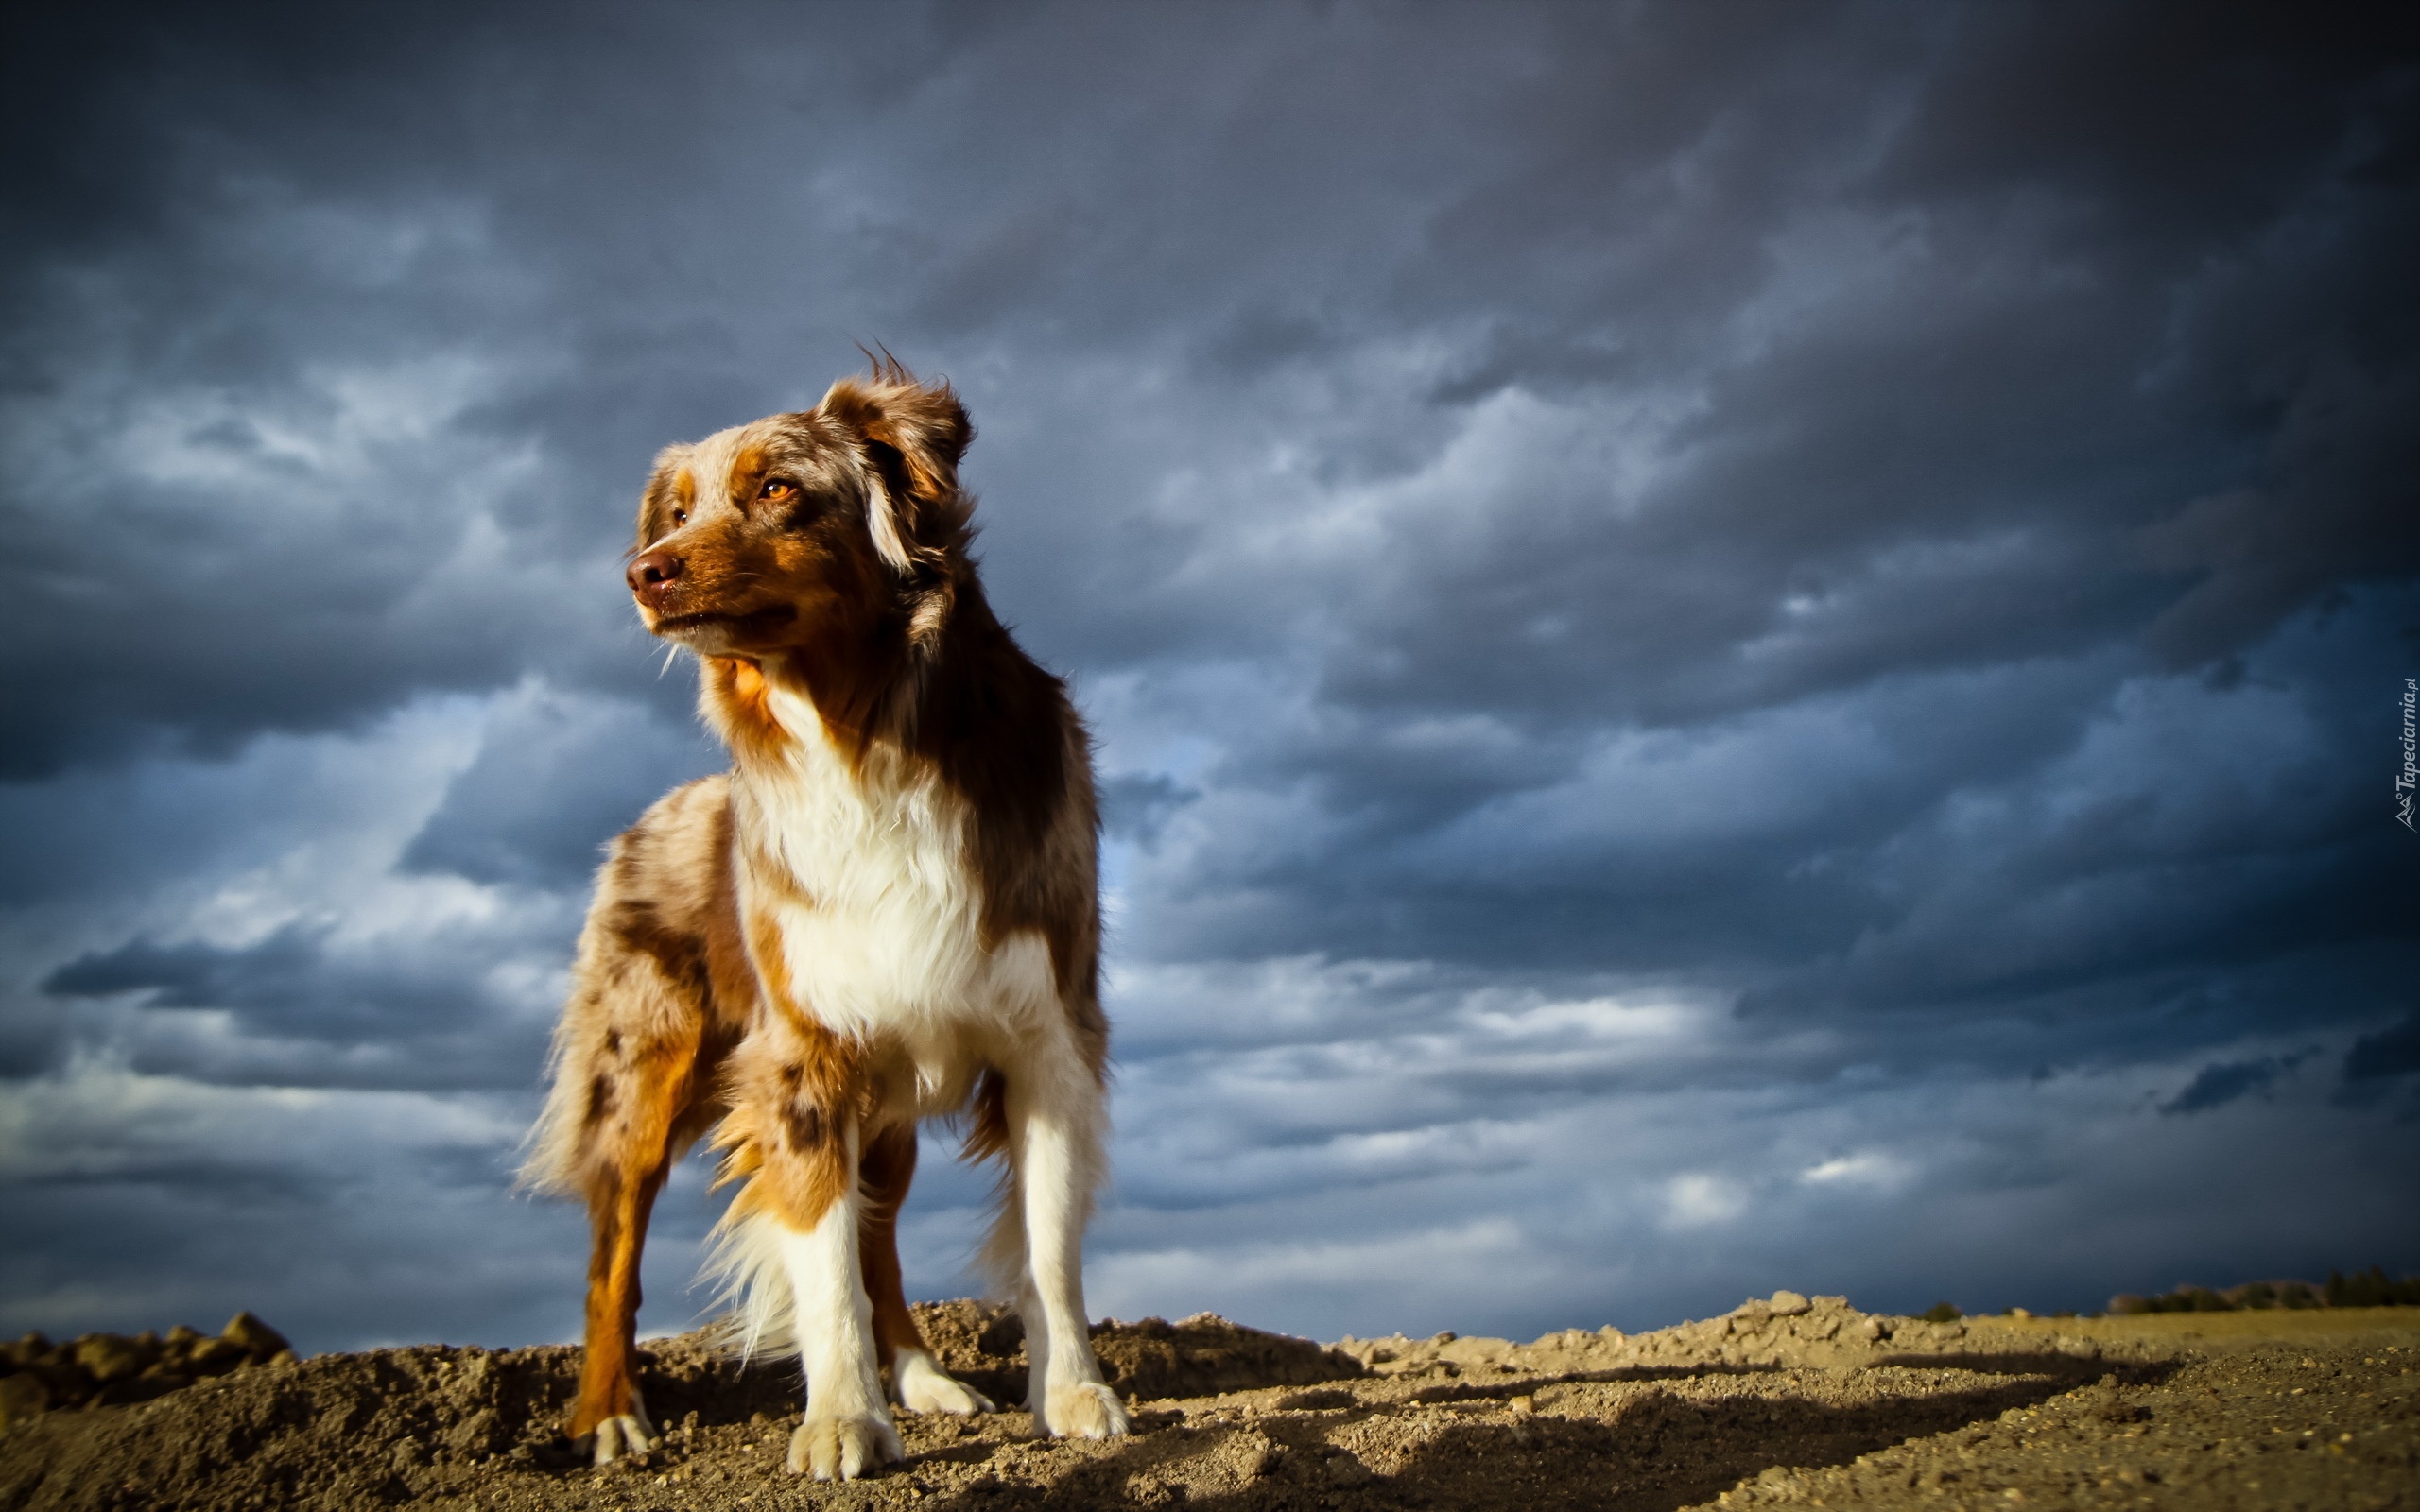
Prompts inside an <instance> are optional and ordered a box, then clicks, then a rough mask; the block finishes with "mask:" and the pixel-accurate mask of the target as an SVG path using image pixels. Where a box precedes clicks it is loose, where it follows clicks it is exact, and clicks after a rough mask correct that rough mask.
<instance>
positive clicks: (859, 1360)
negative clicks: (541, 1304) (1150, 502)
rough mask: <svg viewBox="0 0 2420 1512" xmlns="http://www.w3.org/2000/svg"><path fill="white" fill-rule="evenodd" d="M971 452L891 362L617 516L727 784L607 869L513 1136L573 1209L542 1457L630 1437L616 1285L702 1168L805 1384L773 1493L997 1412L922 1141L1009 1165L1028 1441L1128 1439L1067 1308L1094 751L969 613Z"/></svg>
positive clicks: (699, 458) (1005, 1204)
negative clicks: (690, 1164) (903, 1263)
mask: <svg viewBox="0 0 2420 1512" xmlns="http://www.w3.org/2000/svg"><path fill="white" fill-rule="evenodd" d="M973 436H974V431H973V428H972V427H971V426H970V425H969V424H968V422H967V419H966V411H965V410H964V408H962V407H961V406H960V405H959V401H958V396H957V395H956V394H955V393H953V392H952V391H951V389H950V387H949V386H948V385H947V384H945V383H930V384H927V383H920V382H918V381H917V380H916V379H915V378H914V377H913V376H912V375H910V374H909V373H908V371H907V370H906V369H902V368H900V367H899V366H898V365H897V364H896V363H894V362H892V361H890V360H889V358H888V357H886V358H884V359H883V360H882V361H880V362H878V363H877V364H876V365H875V367H874V370H873V373H872V375H871V376H870V377H867V378H864V379H845V380H843V381H841V382H839V383H838V384H835V385H834V386H833V387H832V389H831V391H830V392H828V393H826V394H825V395H824V396H823V399H822V402H821V403H820V404H817V405H816V406H815V408H813V409H811V410H808V411H806V412H804V413H802V414H791V415H774V416H770V417H769V418H767V419H765V420H760V421H755V422H754V423H752V424H748V425H741V426H738V427H736V428H735V429H732V430H727V431H722V432H719V433H717V434H716V435H713V436H709V437H707V438H705V439H704V440H701V441H698V442H695V443H692V444H689V445H684V446H673V447H669V448H667V449H666V451H665V452H664V453H663V454H662V455H660V456H658V457H657V458H656V463H655V472H654V474H653V475H652V476H651V477H649V478H648V485H647V491H646V493H645V495H644V496H643V497H642V498H641V500H640V503H639V516H638V537H637V547H636V550H635V551H634V552H633V554H632V556H631V561H630V570H629V580H630V586H631V593H632V594H633V595H634V596H635V597H636V599H637V601H638V610H639V615H640V617H641V618H642V619H643V620H644V621H645V622H646V625H647V627H648V630H649V631H650V632H651V633H653V634H655V635H657V636H660V637H662V638H664V639H665V640H667V641H670V642H672V643H674V644H678V645H682V646H685V647H687V648H688V649H689V650H690V651H692V652H694V653H696V655H697V657H698V660H699V662H700V684H701V689H700V705H701V707H702V709H703V711H704V715H705V718H706V720H707V722H708V723H709V724H711V725H712V726H713V728H714V729H715V730H716V732H717V733H718V734H719V735H720V736H721V737H722V739H723V741H724V742H725V743H726V744H727V745H728V746H729V747H730V748H731V758H732V765H731V770H730V771H728V772H726V773H724V774H722V775H720V776H717V777H709V778H706V779H703V780H702V781H700V782H691V783H689V784H688V785H687V786H685V787H681V788H677V789H675V790H674V791H673V792H671V793H670V794H668V795H667V796H666V797H665V798H664V799H662V800H661V801H659V802H657V803H656V805H655V806H654V807H653V808H651V809H649V810H648V812H647V814H646V816H644V817H642V818H641V819H640V820H639V822H638V823H637V824H636V825H634V826H633V827H632V828H631V830H630V831H629V832H628V833H625V834H623V835H621V836H620V837H619V838H617V839H616V840H614V843H613V845H612V847H611V848H610V850H609V851H608V856H607V860H606V862H605V865H604V867H603V868H601V869H600V870H599V872H598V873H597V878H596V898H595V901H594V902H592V904H591V905H590V908H589V912H588V919H587V924H586V927H585V928H584V929H583V930H582V931H581V933H580V936H579V957H578V961H577V963H576V964H575V966H574V967H573V971H572V983H571V990H570V994H569V997H568V1000H567V1002H566V1003H565V1005H564V1007H563V1015H562V1023H561V1025H560V1026H559V1027H558V1028H557V1030H556V1033H555V1042H554V1060H553V1078H554V1080H553V1088H552V1091H551V1092H550V1093H549V1095H548V1097H547V1099H546V1104H545V1110H544V1114H543V1115H542V1116H541V1118H540V1121H539V1124H538V1126H537V1129H536V1131H535V1133H534V1135H533V1145H534V1153H533V1155H532V1157H531V1159H530V1161H529V1166H528V1172H527V1175H528V1177H530V1179H531V1180H533V1181H534V1182H535V1183H537V1184H538V1185H541V1186H543V1187H546V1188H551V1189H554V1190H558V1191H562V1192H565V1193H578V1194H580V1195H581V1196H583V1197H585V1198H586V1200H587V1203H588V1211H589V1218H590V1222H591V1225H592V1228H593V1232H594V1247H593V1250H592V1252H591V1256H590V1260H589V1271H588V1278H589V1279H588V1319H587V1351H586V1355H585V1358H584V1360H583V1362H582V1365H581V1368H580V1381H579V1402H578V1405H577V1407H576V1408H575V1410H574V1412H573V1416H572V1418H571V1421H570V1424H569V1425H568V1426H569V1431H570V1433H571V1435H573V1437H574V1438H575V1439H576V1440H581V1441H585V1442H587V1443H590V1444H593V1447H594V1452H595V1455H596V1460H597V1461H598V1462H599V1463H602V1462H605V1461H608V1460H611V1459H614V1458H615V1457H616V1456H618V1455H620V1454H622V1453H624V1452H629V1451H632V1450H636V1449H641V1448H645V1447H648V1446H649V1445H650V1444H651V1443H652V1442H653V1441H654V1432H655V1431H654V1429H653V1427H652V1426H651V1425H650V1424H649V1422H648V1417H647V1412H646V1409H645V1408H644V1406H643V1405H642V1404H641V1402H640V1400H639V1392H638V1384H637V1382H636V1380H635V1379H634V1370H633V1349H634V1345H633V1329H634V1327H635V1324H636V1318H637V1314H638V1307H639V1252H640V1247H641V1246H642V1244H643V1243H644V1242H645V1239H646V1235H647V1223H648V1211H649V1210H650V1209H651V1208H652V1206H653V1204H654V1200H655V1196H656V1194H657V1193H658V1192H659V1191H660V1190H661V1189H662V1187H663V1185H664V1179H665V1175H666V1171H667V1170H668V1169H669V1168H670V1166H671V1164H672V1162H673V1161H674V1160H677V1159H679V1158H680V1156H681V1155H682V1154H683V1151H684V1150H686V1149H687V1148H688V1146H689V1145H690V1144H691V1143H692V1142H694V1141H695V1140H697V1139H698V1138H699V1137H700V1136H701V1135H702V1136H710V1138H711V1142H712V1143H713V1146H714V1147H715V1148H716V1149H717V1150H718V1151H719V1152H720V1153H721V1157H722V1162H723V1164H722V1178H723V1179H724V1180H725V1181H734V1182H737V1183H739V1190H738V1192H737V1194H735V1196H734V1198H733V1200H732V1203H731V1206H730V1209H729V1211H727V1212H726V1213H725V1214H724V1216H723V1218H722V1220H721V1222H720V1224H719V1226H718V1227H717V1230H716V1233H717V1268H718V1269H719V1271H720V1273H721V1275H722V1276H723V1277H724V1279H725V1280H726V1281H727V1282H728V1285H729V1289H730V1294H731V1295H732V1296H733V1297H735V1299H736V1303H737V1305H736V1307H735V1311H734V1314H733V1327H734V1329H735V1332H736V1333H737V1335H738V1337H739V1340H740V1342H741V1343H742V1344H743V1345H745V1346H746V1347H749V1348H752V1349H770V1350H773V1351H777V1352H785V1353H786V1352H787V1351H788V1350H790V1349H796V1350H797V1352H798V1353H799V1354H800V1355H801V1356H802V1357H803V1359H804V1367H805V1376H806V1414H805V1420H804V1422H803V1423H802V1424H801V1425H800V1427H799V1429H798V1432H797V1434H796V1435H794V1436H793V1437H792V1439H791V1441H790V1450H789V1461H788V1464H789V1469H790V1470H791V1471H792V1472H793V1473H802V1472H812V1473H813V1474H814V1475H815V1476H816V1478H817V1479H819V1480H831V1479H841V1480H846V1479H850V1478H853V1477H856V1476H857V1475H860V1474H862V1473H865V1472H867V1471H869V1470H872V1469H875V1468H877V1467H879V1466H880V1465H882V1464H884V1463H885V1462H887V1461H890V1460H893V1459H896V1458H898V1457H899V1455H900V1453H901V1450H900V1443H899V1435H898V1432H897V1430H896V1428H895V1427H894V1426H893V1424H892V1420H891V1416H890V1405H889V1403H890V1402H893V1401H895V1402H896V1403H898V1404H899V1405H900V1406H901V1407H904V1408H906V1409H907V1410H908V1411H909V1412H918V1413H925V1412H946V1413H971V1412H980V1411H986V1410H989V1409H990V1408H991V1406H992V1404H991V1403H990V1402H989V1401H987V1400H984V1399H983V1398H982V1397H981V1396H980V1395H978V1394H977V1392H975V1391H974V1390H972V1389H970V1388H969V1387H967V1386H966V1385H964V1384H962V1383H959V1382H958V1381H955V1380H952V1379H951V1378H950V1377H949V1376H948V1375H946V1374H945V1373H943V1372H942V1369H941V1368H940V1366H938V1365H936V1364H935V1362H934V1359H933V1355H932V1352H931V1350H930V1349H928V1348H927V1347H926V1344H925V1338H924V1336H923V1334H922V1333H921V1332H918V1330H917V1327H916V1321H915V1318H914V1317H913V1315H912V1314H909V1312H908V1303H907V1298H906V1296H905V1294H904V1292H903V1290H902V1287H901V1282H900V1274H899V1252H898V1246H897V1242H896V1238H895V1227H896V1219H897V1215H898V1212H899V1205H900V1202H901V1200H902V1199H903V1198H904V1197H905V1196H906V1195H907V1194H908V1179H909V1177H911V1176H913V1175H914V1173H915V1168H916V1130H917V1125H918V1122H919V1121H920V1120H923V1119H926V1118H936V1117H938V1118H944V1119H958V1120H960V1121H961V1123H962V1126H963V1127H965V1128H966V1130H967V1140H966V1143H967V1148H968V1150H969V1152H970V1153H971V1154H973V1155H975V1156H977V1157H987V1158H997V1159H999V1160H1001V1161H1003V1162H1004V1172H1003V1177H1002V1186H1001V1191H1002V1195H1001V1202H1000V1211H999V1214H998V1217H997V1221H996V1222H995V1223H994V1227H993V1230H992V1233H991V1236H990V1239H989V1240H988V1242H987V1243H986V1244H985V1246H984V1249H983V1261H984V1264H985V1267H986V1269H987V1270H988V1271H989V1272H990V1274H991V1278H992V1280H993V1281H994V1284H995V1285H996V1286H997V1287H998V1288H999V1290H1000V1291H1001V1293H1002V1294H1004V1295H1005V1296H1007V1297H1011V1299H1013V1301H1014V1302H1015V1304H1016V1306H1017V1309H1018V1311H1019V1313H1020V1314H1022V1315H1023V1318H1024V1321H1025V1326H1026V1339H1027V1352H1028V1358H1029V1360H1030V1361H1031V1362H1032V1365H1031V1373H1030V1382H1031V1384H1030V1387H1029V1392H1028V1396H1029V1405H1030V1407H1031V1408H1032V1411H1033V1413H1034V1416H1035V1418H1036V1420H1037V1425H1038V1426H1046V1427H1047V1428H1048V1430H1049V1431H1050V1432H1051V1433H1052V1434H1054V1435H1077V1436H1081V1437H1092V1438H1098V1437H1103V1436H1106V1435H1112V1434H1121V1433H1124V1432H1125V1431H1126V1426H1127V1423H1126V1415H1125V1413H1124V1412H1123V1411H1122V1410H1121V1409H1120V1406H1119V1403H1118V1400H1117V1397H1116V1395H1115V1393H1113V1392H1112V1391H1111V1390H1110V1389H1109V1388H1108V1386H1106V1385H1104V1384H1103V1383H1102V1381H1101V1375H1100V1367H1099V1366H1098V1363H1097V1362H1096V1361H1095V1359H1094V1357H1093V1351H1092V1346H1091V1342H1090V1339H1089V1337H1088V1334H1087V1332H1086V1325H1085V1314H1084V1300H1083V1280H1082V1253H1081V1252H1082V1244H1083V1230H1084V1224H1085V1221H1086V1219H1087V1217H1088V1216H1089V1215H1090V1211H1091V1205H1092V1197H1093V1193H1094V1189H1095V1187H1096V1186H1097V1184H1098V1181H1099V1179H1100V1177H1101V1173H1102V1148H1101V1146H1102V1139H1103V1134H1104V1109H1103V1102H1104V1095H1103V1088H1104V1068H1105V1059H1106V1055H1107V1050H1108V1026H1107V1023H1106V1022H1105V1021H1104V1020H1103V1018H1102V1016H1101V1009H1100V1001H1099V967H1098V960H1099V944H1100V912H1099V903H1098V888H1097V882H1096V860H1097V854H1098V828H1099V827H1098V817H1097V815H1096V811H1095V807H1094V799H1093V781H1092V766H1091V747H1090V742H1089V739H1088V737H1087V736H1086V734H1085V732H1084V727H1083V724H1082V722H1081V721H1080V719H1079V717H1078V716H1077V713H1076V711H1075V709H1074V707H1073V706H1072V705H1071V704H1070V703H1069V701H1068V698H1067V691H1066V688H1065V686H1064V685H1063V683H1062V682H1061V681H1060V680H1059V679H1057V678H1054V677H1052V676H1051V675H1050V674H1049V673H1047V672H1046V671H1044V670H1043V669H1042V668H1041V667H1039V666H1037V665H1036V664H1035V663H1034V662H1033V661H1032V660H1031V659H1030V658H1029V657H1028V656H1027V655H1026V654H1025V652H1024V651H1023V650H1021V649H1020V648H1019V647H1018V645H1017V644H1016V642H1015V640H1014V639H1012V638H1011V636H1010V634H1009V631H1008V630H1007V628H1006V627H1003V626H1002V625H1001V624H1000V622H999V620H998V619H997V618H996V617H995V616H994V614H993V612H992V609H991V606H990V605H989V604H988V603H986V602H985V600H984V597H983V590H982V587H981V585H980V584H979V583H978V582H977V577H976V571H975V563H974V562H973V560H971V559H970V558H969V557H968V555H967V545H968V541H969V539H970V530H969V525H968V518H969V516H970V514H971V513H972V511H973V509H974V500H973V499H972V498H971V497H970V496H969V495H968V494H967V493H966V491H965V490H962V489H960V488H959V481H958V464H959V456H960V455H962V454H963V453H964V452H965V450H966V446H967V443H968V441H969V440H971V439H972V438H973ZM886 1378H887V1383H888V1388H889V1389H888V1400H886V1392H885V1386H886Z"/></svg>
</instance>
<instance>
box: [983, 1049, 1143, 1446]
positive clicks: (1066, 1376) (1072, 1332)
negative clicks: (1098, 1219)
mask: <svg viewBox="0 0 2420 1512" xmlns="http://www.w3.org/2000/svg"><path fill="white" fill-rule="evenodd" d="M1023 1091H1024V1095H1019V1089H1017V1088H1016V1087H1015V1086H1014V1085H1013V1084H1012V1085H1011V1091H1010V1096H1009V1136H1010V1142H1011V1157H1012V1158H1013V1159H1014V1160H1015V1162H1016V1194H1017V1199H1018V1202H1019V1204H1020V1207H1021V1209H1022V1211H1021V1216H1022V1217H1023V1219H1024V1223H1025V1234H1026V1275H1025V1278H1024V1281H1025V1285H1024V1288H1023V1292H1024V1296H1023V1297H1022V1298H1021V1306H1020V1308H1019V1311H1020V1312H1022V1313H1023V1314H1025V1326H1026V1359H1027V1362H1028V1365H1027V1369H1028V1373H1029V1384H1028V1386H1027V1390H1026V1396H1027V1400H1028V1404H1029V1406H1030V1407H1031V1408H1032V1410H1033V1414H1034V1416H1035V1417H1039V1418H1041V1419H1042V1421H1043V1422H1044V1423H1045V1424H1046V1426H1047V1427H1048V1428H1049V1430H1050V1432H1051V1433H1052V1434H1053V1435H1057V1436H1059V1437H1063V1438H1107V1437H1109V1436H1110V1435H1113V1434H1122V1433H1124V1432H1126V1427H1127V1424H1126V1411H1125V1409H1124V1408H1123V1407H1122V1406H1120V1405H1119V1403H1118V1400H1117V1393H1115V1392H1114V1391H1112V1390H1111V1389H1110V1388H1109V1387H1108V1385H1107V1384H1105V1383H1103V1382H1102V1380H1101V1377H1100V1363H1099V1362H1098V1360H1096V1359H1095V1358H1094V1357H1093V1345H1092V1333H1091V1329H1090V1326H1089V1324H1088V1322H1087V1320H1086V1318H1085V1315H1084V1275H1083V1264H1084V1257H1083V1247H1084V1224H1085V1221H1086V1220H1087V1219H1088V1218H1090V1217H1091V1215H1092V1199H1093V1189H1094V1187H1095V1186H1096V1185H1097V1184H1098V1180H1099V1177H1100V1169H1101V1150H1100V1126H1101V1122H1102V1108H1101V1106H1100V1105H1101V1096H1100V1090H1099V1086H1098V1083H1097V1082H1096V1081H1095V1080H1094V1079H1093V1077H1092V1076H1091V1075H1090V1074H1089V1073H1087V1072H1085V1071H1084V1070H1083V1069H1082V1068H1081V1067H1080V1066H1079V1065H1077V1064H1075V1063H1074V1060H1073V1057H1072V1056H1070V1057H1066V1063H1065V1064H1062V1065H1051V1066H1046V1067H1045V1068H1041V1071H1040V1074H1038V1075H1035V1076H1033V1077H1031V1078H1030V1079H1029V1082H1028V1085H1027V1087H1026V1088H1025V1089H1024V1090H1023Z"/></svg>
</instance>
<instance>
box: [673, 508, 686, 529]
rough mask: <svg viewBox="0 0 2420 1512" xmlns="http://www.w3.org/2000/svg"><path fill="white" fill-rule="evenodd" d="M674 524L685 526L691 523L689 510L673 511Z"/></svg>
mask: <svg viewBox="0 0 2420 1512" xmlns="http://www.w3.org/2000/svg"><path fill="white" fill-rule="evenodd" d="M672 523H673V524H676V525H685V524H688V523H689V511H688V510H686V509H675V510H673V511H672Z"/></svg>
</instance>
